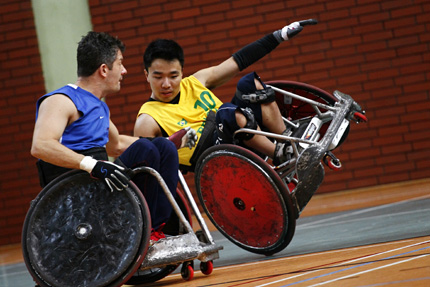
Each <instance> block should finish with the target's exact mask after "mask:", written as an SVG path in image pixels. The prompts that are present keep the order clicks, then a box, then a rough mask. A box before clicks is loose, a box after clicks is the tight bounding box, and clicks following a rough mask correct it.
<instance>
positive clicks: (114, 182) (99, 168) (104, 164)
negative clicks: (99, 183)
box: [90, 160, 130, 192]
mask: <svg viewBox="0 0 430 287" xmlns="http://www.w3.org/2000/svg"><path fill="white" fill-rule="evenodd" d="M90 174H91V176H92V177H95V178H98V179H104V180H105V182H106V184H107V185H108V186H109V188H110V191H111V192H113V190H114V188H115V189H116V190H117V191H121V190H123V189H124V188H127V186H128V182H129V181H130V177H129V176H128V175H127V171H126V169H125V168H123V167H122V166H119V165H116V164H114V163H111V162H109V161H101V160H99V161H97V163H96V165H95V166H94V168H93V169H92V170H91V172H90Z"/></svg>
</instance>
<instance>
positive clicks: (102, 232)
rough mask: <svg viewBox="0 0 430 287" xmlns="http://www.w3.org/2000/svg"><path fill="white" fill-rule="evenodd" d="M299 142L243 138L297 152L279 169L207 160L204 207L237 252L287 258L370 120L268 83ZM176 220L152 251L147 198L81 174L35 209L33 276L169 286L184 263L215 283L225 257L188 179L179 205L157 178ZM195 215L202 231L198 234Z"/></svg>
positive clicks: (341, 105) (30, 254)
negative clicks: (350, 141) (338, 152)
mask: <svg viewBox="0 0 430 287" xmlns="http://www.w3.org/2000/svg"><path fill="white" fill-rule="evenodd" d="M268 84H269V86H271V87H272V88H273V89H274V90H275V92H276V101H277V103H278V106H279V108H280V111H281V114H282V115H283V117H284V121H285V123H286V126H287V127H288V128H290V130H291V134H290V135H289V136H286V135H278V134H272V133H267V132H264V131H256V130H250V129H240V130H238V131H237V133H240V132H246V133H255V134H261V135H265V136H268V137H270V138H272V139H273V140H277V141H288V142H290V144H291V146H292V147H293V154H292V156H291V159H290V160H288V161H286V162H284V163H282V164H281V165H279V166H274V165H272V164H271V162H270V160H268V159H264V158H262V157H260V156H258V155H257V154H255V153H253V152H251V151H249V150H247V149H245V148H242V147H240V146H237V145H219V146H213V147H210V148H208V149H206V150H204V151H203V153H202V154H201V156H199V159H198V160H197V162H196V165H195V169H194V177H195V186H196V192H197V196H198V198H199V200H200V203H201V206H202V208H203V209H204V211H205V213H206V214H207V216H208V218H209V219H210V220H211V222H212V223H213V224H214V225H215V227H216V228H217V229H218V230H219V231H220V232H221V233H222V234H223V235H224V236H225V237H227V238H228V239H229V240H230V241H231V242H233V243H234V244H236V245H237V246H239V247H241V248H243V249H245V250H247V251H250V252H253V253H257V254H264V255H271V254H274V253H276V252H279V251H281V250H283V249H284V248H285V247H286V246H287V245H288V244H289V243H290V241H291V239H292V237H293V235H294V232H295V222H296V219H297V218H298V217H299V216H300V213H301V211H302V210H303V209H304V207H305V206H306V204H307V203H308V202H309V200H310V199H311V197H312V196H313V194H314V193H315V192H316V190H317V189H318V187H319V185H320V184H321V182H322V181H323V179H324V168H323V166H322V162H324V163H325V164H327V165H328V166H329V167H330V168H332V169H339V168H340V167H341V163H340V161H339V160H338V159H337V158H336V157H335V156H334V154H333V153H332V151H333V150H334V149H335V148H336V147H338V146H339V145H340V144H341V143H342V142H343V141H344V140H345V138H346V137H347V135H348V132H349V129H350V127H349V122H350V121H351V120H354V121H356V122H357V123H358V122H363V121H367V119H366V117H365V116H364V112H363V111H362V109H361V107H360V106H359V105H358V104H357V103H356V102H355V101H354V100H353V99H352V98H351V97H350V96H348V95H346V94H343V93H341V92H338V91H335V92H334V93H333V94H330V93H327V92H325V91H323V90H321V89H319V88H316V87H313V86H310V85H307V84H303V83H298V82H289V81H276V82H268ZM133 171H134V172H135V173H138V172H145V173H148V174H150V175H151V176H155V177H156V178H157V180H158V181H159V183H160V185H161V186H162V187H163V190H164V192H165V193H166V195H167V197H168V198H169V200H170V203H171V204H172V206H173V210H174V212H172V216H171V218H170V220H169V222H168V223H167V224H166V226H165V227H164V228H163V232H165V234H166V235H168V236H167V238H166V239H163V240H160V241H157V242H155V243H154V244H153V245H151V246H150V244H149V237H150V230H151V226H150V215H149V212H148V206H147V205H146V202H145V199H144V198H143V196H142V193H141V192H140V190H139V189H138V188H137V187H136V186H135V185H134V184H133V182H130V184H129V186H128V187H127V188H126V189H125V190H124V191H123V192H110V191H109V190H108V188H107V187H106V186H105V184H104V182H102V181H98V180H95V179H93V178H91V177H90V176H89V175H88V173H86V172H83V171H79V170H75V171H71V172H69V173H67V174H64V175H62V176H60V177H59V178H57V179H55V180H54V181H52V182H51V183H50V184H48V185H47V186H46V187H45V188H44V189H43V190H42V191H41V192H40V193H39V194H38V196H37V197H36V198H35V199H34V200H33V201H32V203H31V205H30V208H29V211H28V213H27V216H26V218H25V221H24V226H23V233H22V249H23V255H24V261H25V263H26V266H27V269H28V270H29V272H30V274H31V275H32V277H33V278H34V280H35V282H36V283H37V284H38V285H39V286H43V287H46V286H62V287H67V286H121V285H122V284H132V285H137V284H145V283H150V282H154V281H157V280H160V279H162V278H164V277H165V276H167V275H169V274H170V273H171V272H173V271H174V270H175V269H176V268H177V267H178V266H179V265H180V264H182V268H181V274H182V277H183V278H184V279H185V280H191V279H192V278H193V274H194V268H193V260H195V259H198V260H200V261H201V264H200V269H201V271H202V273H204V274H206V275H209V274H211V272H212V270H213V260H215V259H218V258H219V250H221V249H222V248H223V247H222V246H219V245H217V244H216V243H215V242H214V240H213V238H212V236H211V234H210V232H209V229H208V227H207V225H206V224H205V221H204V219H203V217H202V215H201V213H200V212H199V208H198V206H197V204H196V202H195V201H194V199H193V196H192V194H191V191H190V189H189V188H188V185H187V183H186V181H185V179H184V177H183V176H182V173H181V172H179V179H180V184H181V186H182V190H181V189H179V188H178V190H177V191H178V192H177V194H178V195H177V197H176V198H174V197H173V196H172V194H171V193H170V192H169V190H168V188H167V186H166V185H165V183H164V180H163V179H162V178H161V176H160V175H159V174H158V173H157V172H156V171H155V170H153V169H151V168H148V167H139V168H137V169H135V170H133ZM190 206H191V209H192V211H193V213H194V214H195V216H196V218H197V221H198V223H199V225H200V230H199V231H198V232H194V231H193V228H192V226H191V222H192V221H191V211H190Z"/></svg>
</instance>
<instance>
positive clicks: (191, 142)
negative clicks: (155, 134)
mask: <svg viewBox="0 0 430 287" xmlns="http://www.w3.org/2000/svg"><path fill="white" fill-rule="evenodd" d="M169 140H170V141H172V142H173V143H174V144H175V146H176V148H177V149H180V148H183V147H188V148H189V149H192V148H193V147H194V146H195V145H196V142H197V133H196V131H195V130H194V129H192V128H190V127H186V128H184V129H182V130H179V131H177V132H176V133H174V134H173V135H171V136H170V137H169Z"/></svg>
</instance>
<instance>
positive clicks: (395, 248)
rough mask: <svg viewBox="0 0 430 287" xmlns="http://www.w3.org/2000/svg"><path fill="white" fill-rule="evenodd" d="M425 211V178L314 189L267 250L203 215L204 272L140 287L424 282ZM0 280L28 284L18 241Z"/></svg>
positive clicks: (427, 262) (427, 275)
mask: <svg viewBox="0 0 430 287" xmlns="http://www.w3.org/2000/svg"><path fill="white" fill-rule="evenodd" d="M429 218H430V178H429V179H424V180H418V181H411V182H406V183H399V184H391V185H384V186H377V187H372V188H366V189H359V190H353V191H344V192H335V193H327V194H317V195H315V196H314V197H313V198H312V200H311V201H310V203H309V204H308V205H307V206H306V208H305V210H304V211H303V213H302V214H301V216H300V218H299V219H298V220H297V227H296V233H295V235H294V237H293V240H292V241H291V243H290V245H288V246H287V248H285V249H284V250H283V251H281V252H279V253H276V254H274V255H272V256H263V255H257V254H253V253H250V252H247V251H244V250H242V249H240V248H239V247H237V246H236V245H233V244H232V243H231V242H230V241H228V240H227V239H226V238H225V237H223V236H222V235H221V234H220V233H219V232H218V231H216V230H215V228H214V227H213V226H212V225H211V224H210V223H209V221H208V220H207V221H206V222H207V223H208V225H209V227H210V229H211V232H212V235H213V237H214V239H215V241H216V243H217V244H219V245H222V246H223V247H224V249H223V250H221V251H220V259H218V260H215V261H214V271H213V272H212V274H210V275H208V276H206V275H203V274H202V273H201V272H200V271H199V270H198V269H199V268H198V265H199V262H195V274H194V279H193V280H192V281H188V282H186V281H184V280H183V279H182V278H181V276H180V274H179V272H178V271H179V269H180V268H178V270H177V271H175V272H174V273H173V274H171V275H169V276H168V277H166V278H164V279H162V280H160V281H158V282H155V283H153V284H149V285H145V286H243V287H245V286H292V285H294V286H320V285H326V286H385V285H390V286H430V220H429ZM194 226H197V223H194ZM0 286H2V287H30V286H34V282H33V280H32V278H31V276H30V274H29V273H28V271H27V269H26V267H25V265H24V263H23V259H22V255H21V247H20V246H19V245H11V246H3V247H0Z"/></svg>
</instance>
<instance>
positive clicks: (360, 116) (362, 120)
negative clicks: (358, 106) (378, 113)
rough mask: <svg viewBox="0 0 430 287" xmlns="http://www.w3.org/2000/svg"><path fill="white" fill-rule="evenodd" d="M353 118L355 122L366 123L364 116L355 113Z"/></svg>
mask: <svg viewBox="0 0 430 287" xmlns="http://www.w3.org/2000/svg"><path fill="white" fill-rule="evenodd" d="M354 118H355V119H356V120H357V122H364V123H367V117H366V116H365V115H363V114H362V113H359V112H355V113H354Z"/></svg>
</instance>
